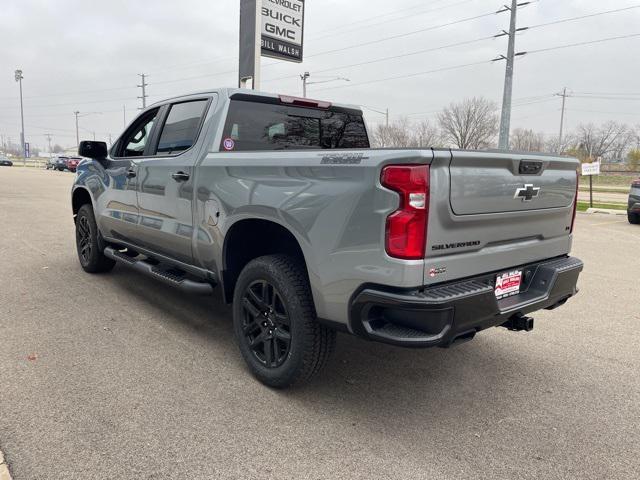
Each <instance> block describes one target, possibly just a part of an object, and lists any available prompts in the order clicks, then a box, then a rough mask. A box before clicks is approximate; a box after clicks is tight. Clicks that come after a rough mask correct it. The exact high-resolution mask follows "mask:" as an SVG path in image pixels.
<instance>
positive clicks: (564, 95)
mask: <svg viewBox="0 0 640 480" xmlns="http://www.w3.org/2000/svg"><path fill="white" fill-rule="evenodd" d="M556 95H557V96H559V97H562V113H561V114H560V135H558V154H560V153H562V134H563V130H564V107H565V105H566V102H567V97H568V96H569V94H568V93H567V87H564V90H562V93H556Z"/></svg>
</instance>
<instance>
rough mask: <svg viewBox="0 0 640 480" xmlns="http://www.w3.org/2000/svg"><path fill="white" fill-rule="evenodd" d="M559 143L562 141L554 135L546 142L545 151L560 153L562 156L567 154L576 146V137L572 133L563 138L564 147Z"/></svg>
mask: <svg viewBox="0 0 640 480" xmlns="http://www.w3.org/2000/svg"><path fill="white" fill-rule="evenodd" d="M559 141H560V139H559V137H558V136H557V135H553V136H552V137H550V138H549V139H548V140H547V141H546V142H545V145H544V149H545V151H547V152H552V153H560V154H561V155H562V154H566V152H567V150H570V149H572V148H573V147H575V145H576V140H575V135H573V134H571V133H568V134H565V135H563V136H562V145H559V144H558V142H559Z"/></svg>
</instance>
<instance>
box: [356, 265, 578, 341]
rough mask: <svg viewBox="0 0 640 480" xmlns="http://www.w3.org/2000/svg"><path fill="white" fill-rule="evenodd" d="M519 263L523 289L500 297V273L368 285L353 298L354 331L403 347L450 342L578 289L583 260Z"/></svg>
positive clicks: (554, 302)
mask: <svg viewBox="0 0 640 480" xmlns="http://www.w3.org/2000/svg"><path fill="white" fill-rule="evenodd" d="M516 268H517V269H520V270H522V271H523V286H522V288H521V292H520V293H519V294H518V295H514V296H512V297H507V298H504V299H501V300H497V299H496V297H495V293H494V285H495V278H496V274H497V273H500V272H494V273H489V274H485V275H481V276H477V277H473V278H470V279H466V280H462V281H455V282H449V283H446V284H441V285H437V286H433V287H428V288H425V289H423V290H417V289H416V290H412V291H406V290H404V291H402V290H390V289H385V288H384V287H376V286H372V287H364V288H363V289H361V290H360V291H359V292H357V293H356V295H354V297H353V298H352V301H351V305H350V318H349V321H350V327H351V331H352V332H354V333H355V334H357V335H360V336H363V337H365V338H368V339H370V340H375V341H379V342H383V343H390V344H393V345H399V346H404V347H434V346H444V347H446V346H450V345H451V344H453V343H455V342H456V341H458V340H465V339H470V338H472V337H473V336H474V335H475V333H477V332H479V331H481V330H484V329H486V328H489V327H495V326H500V325H503V324H505V323H507V322H509V320H510V319H512V318H516V317H519V316H522V315H526V314H528V313H531V312H534V311H536V310H541V309H553V308H555V307H557V306H560V305H562V304H563V303H564V302H566V301H567V299H569V298H570V297H571V296H573V295H575V294H576V293H577V288H576V284H577V281H578V276H579V274H580V272H581V271H582V268H583V263H582V262H581V261H580V260H578V259H577V258H573V257H561V258H555V259H552V260H547V261H544V262H539V263H534V264H529V265H523V266H520V267H513V269H516ZM513 269H505V270H513ZM502 271H504V270H502ZM502 271H501V272H502Z"/></svg>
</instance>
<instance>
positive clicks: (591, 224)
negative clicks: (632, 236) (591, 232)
mask: <svg viewBox="0 0 640 480" xmlns="http://www.w3.org/2000/svg"><path fill="white" fill-rule="evenodd" d="M616 223H627V222H626V221H624V220H618V221H616V222H601V223H590V224H589V226H590V227H601V226H603V225H615V224H616Z"/></svg>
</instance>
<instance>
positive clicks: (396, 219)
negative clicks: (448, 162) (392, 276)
mask: <svg viewBox="0 0 640 480" xmlns="http://www.w3.org/2000/svg"><path fill="white" fill-rule="evenodd" d="M380 182H381V183H382V185H383V186H385V187H387V188H389V189H391V190H394V191H396V192H398V193H399V194H400V206H399V207H398V210H396V211H395V212H393V213H392V214H391V215H389V217H387V231H386V250H387V254H388V255H389V256H391V257H395V258H402V259H404V260H422V259H423V258H424V249H425V244H426V240H427V219H428V217H429V165H390V166H388V167H385V168H384V169H383V170H382V177H381V179H380Z"/></svg>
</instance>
